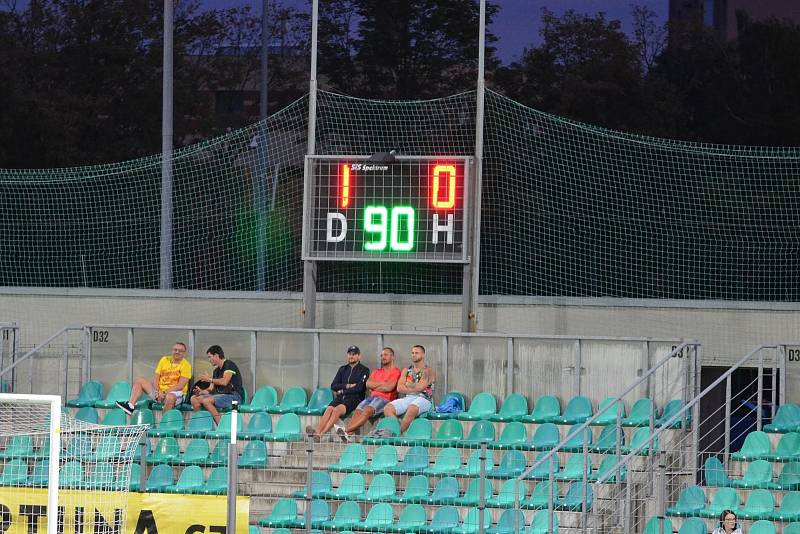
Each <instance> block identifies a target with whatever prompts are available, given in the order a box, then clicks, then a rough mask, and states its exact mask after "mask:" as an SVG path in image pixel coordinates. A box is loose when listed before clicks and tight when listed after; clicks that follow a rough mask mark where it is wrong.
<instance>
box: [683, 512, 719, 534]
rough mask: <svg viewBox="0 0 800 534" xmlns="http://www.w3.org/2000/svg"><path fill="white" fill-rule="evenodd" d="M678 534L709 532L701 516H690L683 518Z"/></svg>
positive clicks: (705, 533) (702, 533) (703, 533)
mask: <svg viewBox="0 0 800 534" xmlns="http://www.w3.org/2000/svg"><path fill="white" fill-rule="evenodd" d="M720 513H721V512H720ZM678 534H708V527H707V526H706V522H705V521H703V520H702V519H700V518H699V517H688V518H686V519H684V520H683V523H682V524H681V528H680V529H678Z"/></svg>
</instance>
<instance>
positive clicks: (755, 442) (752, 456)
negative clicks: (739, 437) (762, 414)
mask: <svg viewBox="0 0 800 534" xmlns="http://www.w3.org/2000/svg"><path fill="white" fill-rule="evenodd" d="M765 428H766V427H765ZM731 460H740V461H751V460H768V461H770V462H791V461H793V460H800V432H788V433H786V434H783V435H782V436H781V438H780V440H779V441H778V444H777V445H776V446H775V450H773V449H772V441H771V439H770V437H769V434H768V433H767V432H764V431H763V430H755V431H753V432H750V433H749V434H747V436H746V437H745V438H744V443H742V448H741V449H740V450H739V451H737V452H734V453H733V454H731Z"/></svg>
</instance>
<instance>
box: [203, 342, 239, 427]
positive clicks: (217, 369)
mask: <svg viewBox="0 0 800 534" xmlns="http://www.w3.org/2000/svg"><path fill="white" fill-rule="evenodd" d="M206 355H207V356H208V361H209V362H211V365H213V366H214V371H213V373H212V374H211V376H209V375H208V373H203V374H201V375H200V376H199V377H198V381H197V384H195V387H194V389H193V390H192V397H191V402H192V409H193V410H195V411H197V410H199V409H200V408H205V409H206V410H208V411H209V412H210V413H211V417H213V418H214V422H215V423H217V424H219V410H224V409H228V408H230V407H231V406H232V404H233V403H234V402H237V403H239V402H242V374H241V373H240V372H239V367H238V366H237V365H236V364H235V363H233V362H232V361H230V360H228V359H226V358H225V353H224V352H223V351H222V347H220V346H219V345H211V346H210V347H208V350H207V351H206Z"/></svg>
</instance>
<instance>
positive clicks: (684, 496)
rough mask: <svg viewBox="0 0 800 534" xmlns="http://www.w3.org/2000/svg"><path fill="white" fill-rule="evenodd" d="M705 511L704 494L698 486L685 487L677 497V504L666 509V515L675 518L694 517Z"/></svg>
mask: <svg viewBox="0 0 800 534" xmlns="http://www.w3.org/2000/svg"><path fill="white" fill-rule="evenodd" d="M705 509H706V494H705V492H704V491H703V488H701V487H700V486H695V485H692V486H687V487H685V488H683V490H682V491H681V493H680V495H679V496H678V502H676V503H675V505H674V506H670V507H669V508H667V511H666V514H667V515H672V516H677V517H691V516H696V515H698V514H699V513H701V512H702V511H703V510H705Z"/></svg>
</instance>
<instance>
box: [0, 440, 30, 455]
mask: <svg viewBox="0 0 800 534" xmlns="http://www.w3.org/2000/svg"><path fill="white" fill-rule="evenodd" d="M32 456H33V437H32V436H31V435H29V434H28V435H25V434H16V435H13V436H11V440H10V441H9V443H8V446H7V447H6V448H5V449H3V450H2V451H0V458H2V459H6V460H7V459H10V458H28V457H32Z"/></svg>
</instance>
